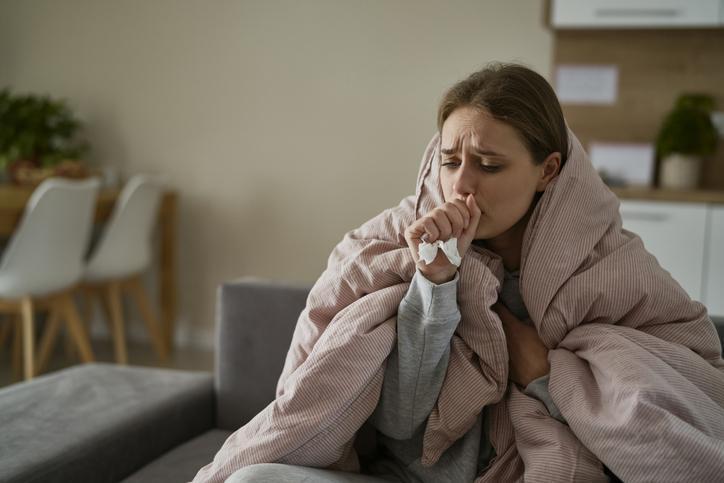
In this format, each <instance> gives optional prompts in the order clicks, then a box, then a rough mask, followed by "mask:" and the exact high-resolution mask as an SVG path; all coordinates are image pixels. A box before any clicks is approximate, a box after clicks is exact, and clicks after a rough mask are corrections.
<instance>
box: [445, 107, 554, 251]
mask: <svg viewBox="0 0 724 483" xmlns="http://www.w3.org/2000/svg"><path fill="white" fill-rule="evenodd" d="M440 152H441V163H440V164H441V166H440V181H441V183H442V190H443V193H444V195H445V201H451V200H454V199H462V200H464V199H465V197H466V196H467V195H468V194H469V193H472V194H473V196H474V197H475V200H476V201H477V203H478V206H479V207H480V211H481V212H482V214H481V216H480V222H479V223H478V229H477V233H476V235H475V239H484V240H491V239H495V238H497V237H500V236H501V235H505V234H506V233H507V232H508V231H509V230H511V228H513V227H514V226H516V224H517V223H518V222H519V221H521V220H522V219H523V217H524V216H525V215H526V214H527V213H528V210H529V208H530V207H531V204H532V202H533V198H534V196H535V193H536V192H537V191H543V190H545V187H546V186H547V185H548V182H550V180H551V179H552V178H553V177H555V175H556V174H557V172H558V168H559V167H560V154H559V153H553V154H551V155H550V156H549V157H548V158H546V160H545V161H544V162H543V163H541V164H538V165H536V164H534V163H533V158H532V156H531V154H530V153H529V152H528V149H527V148H526V146H525V145H524V144H523V141H522V139H521V138H520V137H519V135H518V133H517V132H516V131H515V129H513V128H512V127H511V126H509V125H508V124H505V123H504V122H501V121H498V120H496V119H493V118H492V117H491V116H490V115H489V114H488V113H487V111H484V110H481V109H478V108H474V107H469V106H466V107H459V108H457V109H456V110H455V111H453V112H452V114H450V116H449V117H448V118H447V119H446V120H445V122H444V124H443V126H442V138H441V151H440ZM526 221H527V220H525V221H524V222H526ZM519 231H520V230H519Z"/></svg>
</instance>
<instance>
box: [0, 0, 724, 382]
mask: <svg viewBox="0 0 724 483" xmlns="http://www.w3.org/2000/svg"><path fill="white" fill-rule="evenodd" d="M573 3H574V4H576V3H577V4H578V5H577V6H576V5H571V2H553V1H551V2H547V1H538V0H514V1H505V0H485V1H483V0H476V1H472V0H469V1H466V0H455V1H450V2H439V1H426V0H423V1H420V0H415V1H412V0H409V1H389V0H385V1H382V0H379V1H375V0H368V1H339V0H308V1H304V2H300V1H295V0H274V1H213V2H203V1H192V0H187V1H172V0H155V1H153V2H147V1H140V0H129V1H124V2H111V1H90V0H62V1H51V0H34V1H17V0H16V1H12V0H0V89H2V88H7V89H9V90H10V91H11V92H13V93H16V94H36V95H47V96H50V97H52V98H56V99H62V100H64V101H65V102H66V104H67V106H68V108H69V109H71V110H72V112H73V113H74V115H75V116H76V117H77V119H78V120H79V122H80V123H82V131H79V136H82V138H83V139H84V140H85V141H86V142H87V143H88V147H89V149H88V150H87V151H86V152H85V154H83V160H82V161H83V162H84V163H86V164H87V166H88V167H89V169H91V170H94V171H95V172H97V173H100V174H101V175H102V177H103V180H104V183H105V186H106V187H108V188H113V187H117V188H120V187H121V186H122V185H123V182H124V181H125V180H127V179H129V178H130V177H131V176H132V175H134V174H137V173H152V174H159V175H162V176H163V178H164V180H165V186H166V187H167V192H168V193H170V194H173V196H174V200H175V204H174V210H173V213H172V215H171V217H172V218H171V221H170V222H169V221H168V219H167V224H166V225H165V226H166V230H171V231H170V232H169V231H167V232H166V238H165V240H166V243H171V244H172V245H171V247H172V248H168V247H167V251H166V252H165V255H159V254H158V253H156V254H155V260H154V263H153V264H152V266H151V267H149V269H148V271H147V272H145V274H144V282H145V285H146V286H147V287H148V290H149V294H150V298H151V300H152V301H154V305H155V306H156V307H157V308H158V310H159V311H160V313H161V316H162V318H163V317H167V318H169V317H170V319H171V320H167V322H168V325H167V328H169V330H170V334H168V337H169V338H170V339H171V341H172V347H173V348H174V349H175V350H176V351H177V352H176V354H177V356H176V360H177V361H178V360H180V359H181V360H182V359H184V358H183V357H179V356H178V353H179V352H178V351H181V352H180V354H182V355H184V354H190V353H193V354H196V355H194V356H193V357H191V358H192V359H193V360H194V361H196V360H198V361H199V362H198V365H199V366H200V367H203V368H210V366H211V364H212V359H211V356H210V355H209V354H211V353H212V351H213V348H214V303H215V291H216V288H217V286H218V285H219V284H221V283H222V282H224V281H227V280H231V279H234V278H238V277H241V276H254V277H258V278H263V279H270V280H275V281H284V282H290V283H294V284H299V285H310V284H312V283H313V282H314V281H315V280H316V278H317V277H318V276H319V275H320V273H321V272H322V271H323V270H324V268H325V265H326V260H327V256H328V254H329V253H330V251H331V249H332V248H333V247H334V245H335V244H336V243H337V242H338V241H339V240H341V238H342V236H343V235H344V233H345V232H347V231H349V230H350V229H353V228H355V227H357V226H359V225H360V224H361V223H363V222H364V221H366V220H367V219H369V218H371V217H373V216H374V215H376V214H377V213H379V212H380V211H382V210H383V209H385V208H388V207H391V206H394V205H396V204H397V203H398V202H399V200H400V199H402V198H403V197H405V196H407V195H409V194H412V193H413V192H414V185H415V177H416V174H417V169H418V165H419V161H420V156H421V155H422V151H423V149H424V147H425V145H426V143H427V141H428V140H429V139H430V137H431V136H432V135H433V133H434V131H435V116H436V108H437V103H438V101H439V99H440V98H441V96H442V94H443V92H444V90H445V89H446V88H447V87H449V86H450V85H452V84H453V83H454V82H456V81H457V80H460V79H462V78H463V77H465V76H466V75H467V74H469V73H471V72H472V71H474V70H476V69H478V68H479V67H481V66H482V65H484V64H485V63H487V62H490V61H515V62H521V63H523V64H525V65H527V66H529V67H531V68H532V69H534V70H536V71H537V72H539V73H541V74H542V75H543V76H545V77H546V78H547V79H549V81H550V82H551V83H552V84H554V85H555V86H556V89H557V90H558V91H559V96H561V100H562V104H563V107H564V111H565V114H566V118H567V120H568V123H569V125H570V126H571V128H572V129H573V130H574V131H575V132H576V133H577V134H578V135H579V137H580V138H581V140H582V142H584V145H585V146H586V147H587V148H588V149H589V150H597V155H596V156H595V159H594V162H595V163H596V164H597V167H600V169H601V171H602V173H603V174H608V176H609V178H610V179H611V181H612V186H615V189H617V190H619V191H617V193H619V194H620V195H621V197H622V199H623V200H624V201H626V200H628V201H629V202H630V203H631V204H629V205H626V206H628V207H629V208H630V210H629V211H630V213H631V214H629V215H628V216H629V217H630V222H629V223H630V224H631V226H632V227H633V226H636V227H638V228H640V229H641V230H642V232H646V231H647V230H648V233H652V234H651V235H648V236H649V237H650V239H652V240H654V241H652V242H651V243H653V244H654V245H655V244H656V243H657V242H656V240H664V239H665V240H666V243H665V244H664V246H662V247H661V248H657V250H659V252H660V253H661V257H666V256H667V255H666V253H668V251H667V250H669V251H670V250H674V249H675V248H676V244H677V243H687V244H689V245H688V246H693V250H692V251H694V252H695V255H694V256H693V257H692V259H691V260H688V261H686V266H685V267H683V268H676V267H675V266H674V265H676V264H677V263H679V261H677V260H673V261H672V262H671V263H672V267H673V268H672V273H674V272H675V270H685V271H686V272H687V273H683V272H682V273H681V275H680V277H681V278H682V279H685V280H690V281H687V282H686V283H688V284H689V285H687V286H686V287H685V288H687V290H690V294H691V295H692V297H694V298H698V299H700V300H705V299H706V297H709V299H708V300H709V301H713V300H714V299H716V298H717V297H718V295H719V294H720V293H722V292H720V291H719V290H720V289H721V288H722V287H724V283H722V281H721V280H718V281H717V280H713V281H709V278H708V277H710V276H712V273H714V272H716V271H715V270H712V269H710V267H712V264H713V263H715V261H714V259H713V258H711V256H709V255H707V253H708V252H707V250H709V249H710V247H712V246H715V244H716V241H715V240H716V239H715V238H711V236H713V235H712V233H713V232H715V231H716V229H715V228H712V226H714V225H713V224H712V223H714V222H713V221H712V220H715V219H716V216H720V214H717V213H719V212H718V211H717V210H719V207H720V204H721V203H724V194H723V193H722V189H724V160H722V150H721V146H720V145H721V142H720V138H719V137H718V131H716V132H717V135H716V136H715V138H714V139H715V140H714V144H715V146H714V148H713V149H710V147H711V146H709V145H711V141H709V145H705V146H704V148H703V151H702V160H701V161H699V164H698V168H697V169H698V170H699V171H698V174H697V175H696V179H695V182H694V183H693V184H691V183H690V184H688V185H686V186H673V185H666V183H663V184H662V182H661V179H662V178H661V176H662V174H661V171H662V169H661V163H660V161H661V159H660V158H661V157H662V156H660V154H662V153H663V151H660V145H659V144H657V143H658V142H659V140H658V138H657V136H659V133H660V132H661V131H662V129H663V126H664V121H665V120H666V119H667V116H668V115H669V113H670V112H672V109H674V107H675V106H676V105H677V102H678V101H677V100H678V99H680V97H681V96H682V95H695V96H694V101H691V102H690V101H687V99H684V101H683V102H684V104H685V105H688V104H687V102H689V103H690V104H692V103H693V105H694V106H695V108H696V109H698V110H699V111H705V112H706V114H707V116H708V118H709V119H712V120H713V122H711V126H713V129H720V128H717V122H718V121H717V120H718V119H720V117H721V116H720V114H718V112H719V111H718V110H717V109H719V110H721V109H724V107H722V106H724V20H723V19H724V5H721V3H722V2H720V1H719V0H714V1H713V2H711V1H710V2H706V1H704V0H701V1H698V2H697V1H693V2H683V1H679V2H674V1H664V0H661V1H658V2H656V1H648V2H647V1H638V2H637V1H632V2H618V3H621V4H626V5H628V6H629V7H630V6H631V5H633V8H634V10H635V11H633V12H632V11H630V10H629V11H626V10H625V9H624V10H621V8H619V9H618V10H616V9H615V8H613V9H611V8H609V10H605V9H604V10H603V11H602V12H603V13H601V10H600V8H601V4H608V5H609V7H610V5H611V4H615V3H616V2H600V1H599V2H595V1H592V2H582V1H580V2H573ZM639 4H640V5H639ZM637 5H638V6H637ZM651 5H653V7H651ZM629 7H626V8H629ZM586 8H588V10H586ZM651 8H653V10H648V11H647V10H646V9H651ZM596 9H599V10H596ZM682 9H683V10H682ZM687 9H689V10H687ZM592 12H593V13H592ZM596 12H598V13H596ZM672 12H673V13H672ZM712 12H714V14H712ZM696 96H699V97H696ZM702 99H703V100H702ZM717 106H718V107H717ZM717 116H719V117H717ZM711 126H709V125H707V126H705V127H704V128H703V129H710V128H711ZM692 136H698V134H693V135H692ZM704 144H706V141H705V142H704ZM673 152H676V149H673ZM684 154H686V153H684ZM12 161H13V160H7V162H8V164H10V163H11V162H12ZM621 165H624V169H623V170H620V167H621ZM677 166H679V165H677ZM626 167H628V168H626ZM617 169H619V171H617ZM672 169H679V168H672ZM681 169H684V168H681ZM677 173H679V174H677ZM680 173H682V171H675V174H674V175H672V176H673V178H674V179H681V178H682V177H684V175H683V174H680ZM10 181H12V180H10ZM10 181H8V182H10ZM674 184H675V183H674ZM660 203H664V204H663V205H662V204H660ZM721 206H724V205H721ZM677 207H683V208H686V209H690V208H696V210H697V211H696V214H695V215H692V214H691V213H690V212H688V211H686V212H684V213H683V214H682V215H681V216H682V217H683V219H684V220H688V222H689V223H693V222H692V221H691V220H692V219H695V220H696V223H695V225H696V226H695V227H694V228H686V229H685V230H683V229H682V227H681V226H680V225H677V222H676V220H673V219H669V218H666V219H665V220H664V221H661V220H660V219H658V218H656V216H658V215H656V213H658V211H657V210H661V209H663V210H664V212H665V213H678V212H676V211H675V209H676V208H677ZM672 209H673V210H674V211H672ZM647 210H648V211H647ZM651 210H653V211H651ZM651 213H654V215H652V214H651ZM652 216H653V218H652ZM666 216H668V215H666ZM721 216H724V215H721ZM692 217H694V218H692ZM696 217H699V218H696ZM656 220H659V221H660V223H659V224H658V225H657V224H656V223H655V222H656ZM652 223H653V224H652ZM687 226H689V225H687ZM632 229H633V228H632ZM657 230H658V231H657ZM662 230H663V232H662ZM666 230H673V231H674V232H677V233H678V232H682V231H688V233H689V236H691V237H695V239H688V238H687V239H684V240H679V239H678V238H676V239H672V238H671V237H670V235H668V234H667V233H668V232H666ZM692 230H693V232H695V233H696V234H695V235H692V234H691V233H693V232H692ZM698 234H700V236H699V235H698ZM154 236H155V240H156V243H157V244H158V243H159V242H158V240H159V238H162V234H160V233H158V232H156V233H155V235H154ZM642 236H644V235H642ZM645 240H646V238H645ZM648 243H649V242H647V246H648ZM692 244H693V245H692ZM674 253H675V251H674ZM657 256H659V255H657ZM712 256H718V255H712ZM159 257H166V258H167V262H168V261H169V259H170V262H169V263H170V265H168V264H167V265H166V266H165V267H166V268H163V267H164V265H163V264H161V263H159ZM673 258H674V259H676V258H677V257H676V256H673ZM662 260H663V258H662ZM692 260H693V262H692ZM692 263H693V264H694V265H695V266H696V267H698V268H697V269H696V270H695V271H694V272H693V273H692V272H691V270H692V269H691V265H692ZM717 263H718V262H717ZM662 264H664V265H665V266H666V264H665V263H664V262H663V261H662ZM159 267H161V268H159ZM723 268H724V267H723ZM164 270H166V272H164ZM716 273H717V274H718V273H719V272H716ZM721 273H723V274H724V270H723V271H722V272H721ZM164 274H165V275H164ZM164 276H166V277H167V279H168V280H170V282H169V283H170V285H167V288H166V289H167V290H169V292H168V293H166V295H165V297H166V299H165V301H164V300H163V298H164V296H163V294H161V293H160V291H161V289H159V286H160V284H161V279H162V278H163V277H164ZM675 277H676V275H675ZM687 277H688V278H687ZM168 280H167V281H168ZM719 283H722V285H718V284H719ZM682 285H684V283H683V282H682ZM169 287H170V288H169ZM169 297H170V298H169ZM719 298H721V297H719ZM164 303H167V304H169V303H170V304H171V305H173V306H174V308H172V309H170V310H169V309H164V308H163V304H164ZM712 303H713V302H712ZM164 310H165V311H164ZM126 313H127V314H128V315H127V318H128V321H127V337H128V340H129V344H131V346H134V347H135V346H138V347H139V349H133V350H132V356H131V360H132V361H134V360H135V361H136V362H139V361H140V362H143V361H145V360H146V358H145V356H141V355H138V356H136V355H134V354H136V352H133V351H137V353H139V354H140V353H141V352H144V350H145V349H144V347H146V346H147V345H148V341H149V337H148V334H147V332H146V330H145V329H144V327H143V325H142V323H141V322H140V317H139V314H138V310H137V309H136V308H135V307H134V306H132V305H129V306H128V307H127V310H126ZM722 313H724V308H722ZM98 318H99V316H98V315H97V314H96V315H92V316H91V320H89V321H87V322H88V323H89V324H91V329H90V332H91V342H92V344H98V346H99V347H103V343H104V342H103V341H104V340H107V339H108V337H109V331H108V329H106V324H105V323H103V322H102V321H101V320H96V319H98ZM109 351H110V349H109ZM183 351H188V352H183ZM60 352H62V351H60ZM146 352H148V351H146ZM144 353H145V352H144ZM4 354H7V352H4ZM100 354H103V352H102V351H101V352H100ZM149 354H150V353H149ZM198 354H201V355H198ZM66 356H67V354H66ZM58 357H60V358H63V357H64V355H63V354H59V355H58ZM99 357H103V355H101V356H99ZM108 357H111V358H112V355H109V356H108ZM134 358H135V359H134ZM64 360H65V359H64ZM70 360H71V361H72V359H70ZM148 360H149V361H151V360H154V358H153V355H152V354H151V355H149V358H148ZM58 364H62V362H59V363H58ZM177 364H180V365H183V362H177ZM194 364H195V363H194ZM3 382H5V381H3Z"/></svg>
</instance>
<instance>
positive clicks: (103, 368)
mask: <svg viewBox="0 0 724 483" xmlns="http://www.w3.org/2000/svg"><path fill="white" fill-rule="evenodd" d="M307 293H308V289H306V288H299V287H290V286H284V285H280V284H271V283H268V282H260V281H256V280H250V279H245V280H241V281H236V282H231V283H227V284H224V285H223V286H221V287H220V289H219V291H218V302H217V332H216V336H217V351H216V363H215V373H214V375H213V376H212V375H211V374H208V373H204V372H191V371H177V370H166V369H152V368H143V367H122V366H117V365H114V364H99V363H94V364H84V365H79V366H74V367H71V368H68V369H65V370H62V371H58V372H55V373H51V374H48V375H45V376H41V377H38V378H36V379H34V380H33V381H30V382H28V383H21V384H15V385H12V386H9V387H6V388H3V389H1V390H0V482H23V483H30V482H74V483H80V482H116V481H124V482H129V483H130V482H133V483H141V482H154V483H160V482H183V481H190V480H191V479H192V478H193V477H194V475H195V474H196V472H197V470H198V469H199V468H201V467H202V466H204V465H205V464H207V463H208V462H210V461H211V460H212V459H213V457H214V454H215V453H216V451H217V450H218V449H219V448H220V447H221V445H222V444H223V442H224V441H225V440H226V438H227V437H228V436H229V435H230V434H231V433H232V432H233V431H234V430H235V429H237V428H239V427H240V426H241V425H243V424H244V423H245V422H246V421H248V420H249V419H251V418H252V417H253V416H254V415H255V414H256V413H258V412H259V411H260V410H261V409H263V408H264V407H265V406H266V405H267V404H269V402H271V401H272V399H273V397H274V389H275V385H276V380H277V378H278V376H279V374H280V373H281V370H282V366H283V364H284V357H285V355H286V351H287V349H288V347H289V342H290V341H291V337H292V333H293V331H294V325H295V323H296V320H297V317H298V316H299V313H300V312H301V310H302V309H303V308H304V304H305V302H306V297H307Z"/></svg>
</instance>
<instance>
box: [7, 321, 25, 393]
mask: <svg viewBox="0 0 724 483" xmlns="http://www.w3.org/2000/svg"><path fill="white" fill-rule="evenodd" d="M10 320H11V324H12V326H13V382H17V381H20V380H21V379H22V378H23V369H22V367H23V330H22V327H21V325H22V323H21V321H20V317H17V316H13V317H11V319H10Z"/></svg>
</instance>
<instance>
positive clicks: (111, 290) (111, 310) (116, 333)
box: [104, 282, 128, 364]
mask: <svg viewBox="0 0 724 483" xmlns="http://www.w3.org/2000/svg"><path fill="white" fill-rule="evenodd" d="M104 291H105V294H104V295H105V297H104V298H105V303H106V306H107V310H108V315H109V317H110V318H109V320H108V322H110V324H111V334H112V336H113V347H114V351H115V353H116V362H117V363H118V364H128V349H127V348H126V332H125V328H124V324H123V307H122V306H121V284H120V282H110V283H109V284H108V285H107V286H106V287H105V290H104Z"/></svg>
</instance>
